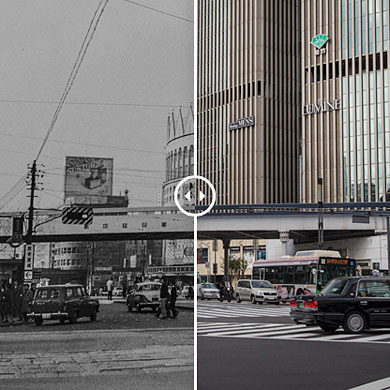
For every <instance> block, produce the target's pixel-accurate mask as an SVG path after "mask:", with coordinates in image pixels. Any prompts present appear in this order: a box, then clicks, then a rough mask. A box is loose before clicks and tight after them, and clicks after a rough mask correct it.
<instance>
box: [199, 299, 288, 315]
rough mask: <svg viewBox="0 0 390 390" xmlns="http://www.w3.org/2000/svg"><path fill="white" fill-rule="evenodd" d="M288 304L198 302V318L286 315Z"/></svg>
mask: <svg viewBox="0 0 390 390" xmlns="http://www.w3.org/2000/svg"><path fill="white" fill-rule="evenodd" d="M289 315H290V307H289V306H274V305H272V306H271V305H263V306H260V305H256V306H255V305H242V304H220V303H219V304H218V303H199V302H198V318H203V319H210V318H240V317H288V316H289Z"/></svg>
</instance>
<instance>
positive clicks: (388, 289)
mask: <svg viewBox="0 0 390 390" xmlns="http://www.w3.org/2000/svg"><path fill="white" fill-rule="evenodd" d="M358 296H359V297H363V298H390V283H389V282H388V281H386V280H376V281H370V280H369V281H365V280H363V281H361V282H360V283H359V289H358Z"/></svg>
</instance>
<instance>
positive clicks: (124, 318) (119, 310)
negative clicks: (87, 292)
mask: <svg viewBox="0 0 390 390" xmlns="http://www.w3.org/2000/svg"><path fill="white" fill-rule="evenodd" d="M111 302H112V301H111ZM178 311H179V315H178V316H177V317H176V318H174V319H173V318H168V319H165V320H158V319H157V318H156V317H155V316H154V315H153V314H154V313H153V311H152V310H151V309H149V308H145V309H143V311H141V313H137V312H135V311H133V312H128V310H127V306H126V304H125V303H116V302H113V303H110V304H106V303H104V304H101V305H100V312H99V313H98V316H97V321H96V322H91V321H90V319H89V318H80V319H78V321H77V323H76V324H70V323H69V322H68V321H67V322H66V323H65V324H63V325H61V324H60V323H59V321H44V322H43V325H42V326H35V325H34V323H33V322H32V321H31V322H30V323H28V324H27V325H26V324H23V323H22V322H17V323H15V324H14V325H12V326H10V325H8V324H1V323H0V333H6V332H28V333H31V332H45V331H47V330H49V329H50V331H53V332H54V331H59V332H63V331H73V330H90V331H94V330H101V329H148V328H161V329H163V328H166V327H169V328H176V327H177V328H183V327H191V328H193V325H194V312H193V310H190V309H180V308H179V309H178Z"/></svg>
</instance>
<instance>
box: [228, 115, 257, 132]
mask: <svg viewBox="0 0 390 390" xmlns="http://www.w3.org/2000/svg"><path fill="white" fill-rule="evenodd" d="M254 125H255V117H254V116H248V117H246V118H241V119H239V120H238V121H236V122H233V123H229V130H237V129H242V128H244V127H251V126H254Z"/></svg>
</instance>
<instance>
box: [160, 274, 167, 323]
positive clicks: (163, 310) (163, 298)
mask: <svg viewBox="0 0 390 390" xmlns="http://www.w3.org/2000/svg"><path fill="white" fill-rule="evenodd" d="M161 282H162V284H161V290H160V317H159V319H162V320H163V319H165V318H167V302H168V298H169V292H168V285H167V282H166V280H165V279H164V278H163V279H162V281H161Z"/></svg>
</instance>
